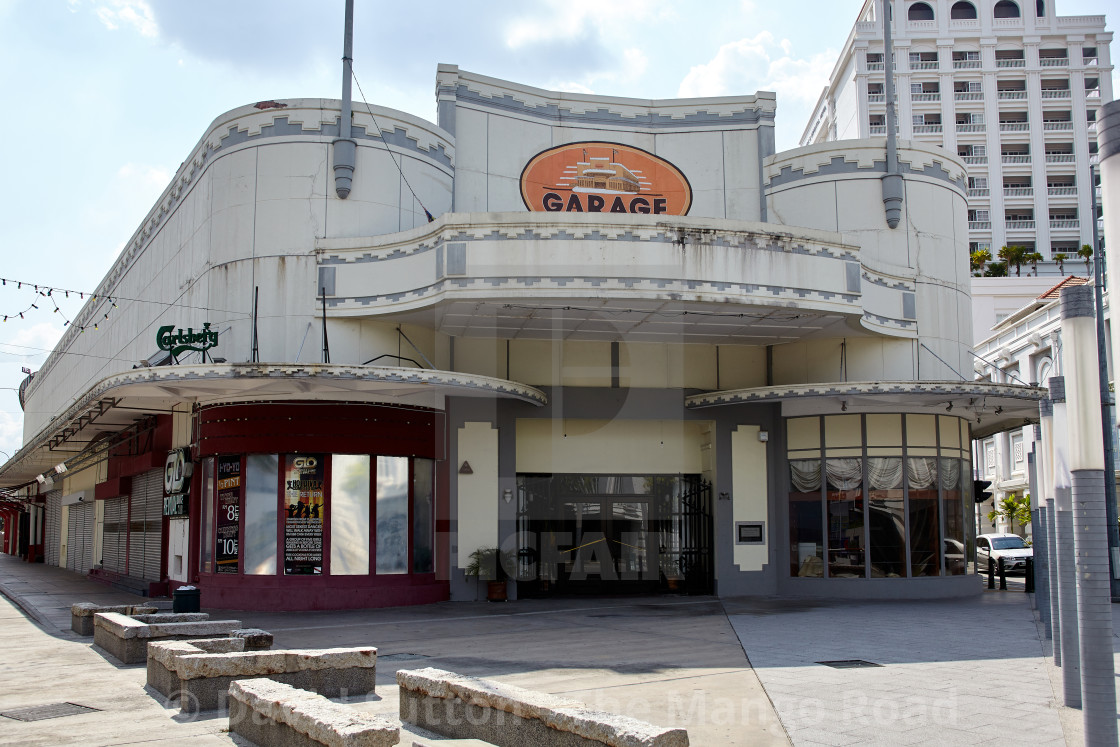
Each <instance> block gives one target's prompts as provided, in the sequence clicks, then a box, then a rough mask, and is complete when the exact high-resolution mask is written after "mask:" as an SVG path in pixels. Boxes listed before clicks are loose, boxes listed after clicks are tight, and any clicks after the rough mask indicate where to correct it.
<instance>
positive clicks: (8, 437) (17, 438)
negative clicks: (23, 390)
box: [0, 398, 23, 464]
mask: <svg viewBox="0 0 1120 747" xmlns="http://www.w3.org/2000/svg"><path fill="white" fill-rule="evenodd" d="M14 399H15V398H11V399H8V398H5V401H6V402H7V401H14ZM22 445H23V416H22V415H13V414H12V413H10V412H7V411H4V410H0V451H3V452H4V453H3V454H0V464H2V463H3V462H6V461H8V459H10V458H11V456H12V455H13V454H15V453H16V452H17V451H19V447H20V446H22Z"/></svg>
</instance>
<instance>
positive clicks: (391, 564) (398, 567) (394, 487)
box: [376, 456, 408, 573]
mask: <svg viewBox="0 0 1120 747" xmlns="http://www.w3.org/2000/svg"><path fill="white" fill-rule="evenodd" d="M376 568H377V572H378V573H407V572H408V458H407V457H384V456H379V457H377V566H376Z"/></svg>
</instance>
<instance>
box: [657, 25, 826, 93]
mask: <svg viewBox="0 0 1120 747" xmlns="http://www.w3.org/2000/svg"><path fill="white" fill-rule="evenodd" d="M835 60H836V52H834V51H833V50H831V49H829V50H825V51H823V52H819V53H817V54H815V55H813V56H812V57H810V58H808V59H806V58H799V57H795V56H794V55H793V45H792V44H791V43H790V41H789V40H788V39H781V40H777V39H775V38H774V35H773V34H771V33H770V32H769V31H763V32H762V33H760V34H758V35H757V36H755V37H753V38H747V39H740V40H739V41H735V42H730V43H728V44H724V45H723V46H722V47H720V48H719V51H718V52H716V54H715V56H714V57H713V58H712V59H711V61H710V62H707V63H705V64H703V65H696V66H694V67H693V68H692V69H691V70H690V71H689V72H688V74H687V75H686V76H685V77H684V80H682V81H681V85H680V89H679V90H678V95H679V96H686V97H688V96H726V95H730V94H744V93H753V92H754V91H756V90H768V91H774V92H776V93H777V94H778V105H779V108H780V107H781V105H782V102H783V101H785V102H788V103H794V102H796V103H806V102H807V103H809V104H813V103H815V102H816V100H817V97H818V96H819V95H820V92H821V89H822V88H823V87H824V86H825V85H827V84H828V75H829V73H830V72H832V66H833V64H834V63H835ZM790 99H792V100H793V101H790Z"/></svg>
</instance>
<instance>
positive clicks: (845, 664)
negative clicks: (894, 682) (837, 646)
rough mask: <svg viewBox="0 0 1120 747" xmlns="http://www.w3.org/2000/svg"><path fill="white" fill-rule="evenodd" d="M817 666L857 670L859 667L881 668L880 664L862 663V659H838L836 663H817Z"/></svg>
mask: <svg viewBox="0 0 1120 747" xmlns="http://www.w3.org/2000/svg"><path fill="white" fill-rule="evenodd" d="M817 664H824V665H825V666H826V667H832V668H833V669H859V668H861V667H881V666H883V665H882V664H876V663H875V662H873V661H864V660H863V659H840V660H838V661H818V662H817Z"/></svg>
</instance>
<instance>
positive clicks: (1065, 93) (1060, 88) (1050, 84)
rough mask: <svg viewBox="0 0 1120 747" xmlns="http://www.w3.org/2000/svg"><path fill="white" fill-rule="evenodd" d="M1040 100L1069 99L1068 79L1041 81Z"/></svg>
mask: <svg viewBox="0 0 1120 747" xmlns="http://www.w3.org/2000/svg"><path fill="white" fill-rule="evenodd" d="M1042 98H1044V99H1066V100H1068V99H1069V98H1070V90H1069V78H1056V79H1051V80H1047V79H1043V81H1042Z"/></svg>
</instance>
